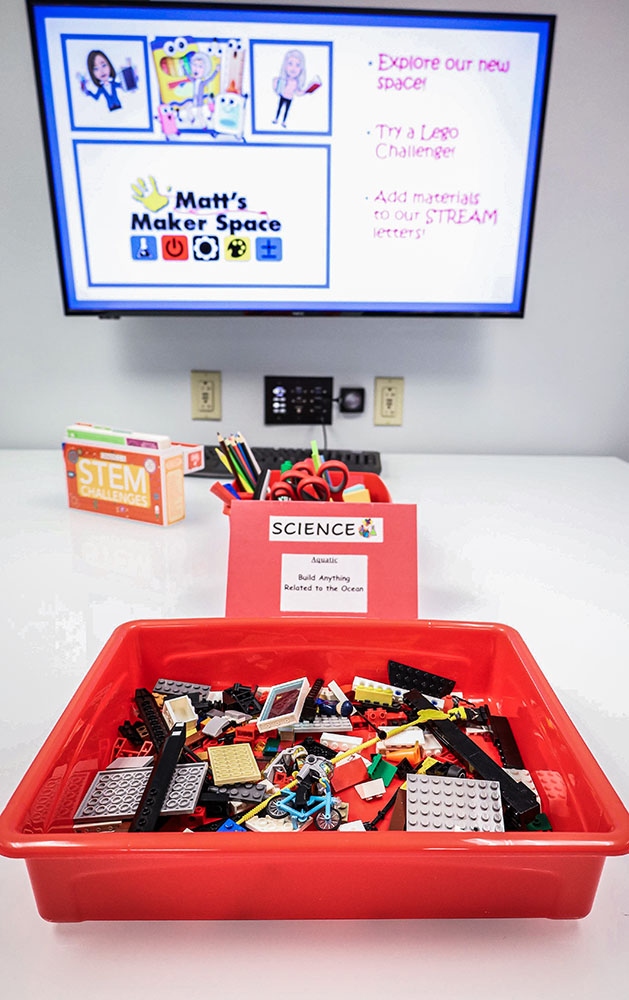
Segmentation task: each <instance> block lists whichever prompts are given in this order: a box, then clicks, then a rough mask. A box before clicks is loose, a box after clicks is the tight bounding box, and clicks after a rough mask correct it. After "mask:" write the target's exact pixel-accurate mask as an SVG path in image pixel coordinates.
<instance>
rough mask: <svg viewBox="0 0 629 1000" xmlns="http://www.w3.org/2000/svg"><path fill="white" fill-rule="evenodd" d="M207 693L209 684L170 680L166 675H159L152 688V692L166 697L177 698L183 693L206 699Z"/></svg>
mask: <svg viewBox="0 0 629 1000" xmlns="http://www.w3.org/2000/svg"><path fill="white" fill-rule="evenodd" d="M209 693H210V685H209V684H192V683H190V682H189V681H171V680H168V678H166V677H160V679H159V680H158V681H157V683H156V684H155V686H154V688H153V694H163V695H165V696H166V697H167V698H177V697H179V695H184V694H187V695H191V694H197V695H199V697H200V698H202V699H203V700H204V701H207V700H208V695H209Z"/></svg>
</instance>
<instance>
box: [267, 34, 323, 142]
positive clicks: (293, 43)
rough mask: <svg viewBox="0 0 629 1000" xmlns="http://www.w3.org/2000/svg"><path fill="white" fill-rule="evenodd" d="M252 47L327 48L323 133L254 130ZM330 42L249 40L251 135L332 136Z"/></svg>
mask: <svg viewBox="0 0 629 1000" xmlns="http://www.w3.org/2000/svg"><path fill="white" fill-rule="evenodd" d="M254 45H282V46H284V47H285V48H289V47H290V48H292V47H296V46H298V45H299V46H300V47H302V48H303V47H304V46H306V45H311V46H312V45H317V46H318V47H319V48H324V47H326V46H327V49H328V80H329V81H330V84H329V87H328V127H327V129H326V130H325V131H324V132H293V131H291V129H285V130H284V131H283V132H278V131H277V129H272V128H266V129H262V128H256V105H255V98H256V88H255V80H254V76H253V66H254V62H253V47H254ZM332 45H333V43H332V42H310V41H308V42H305V41H295V40H289V39H286V40H285V39H283V38H281V39H277V40H275V39H273V38H250V39H249V64H250V66H251V69H250V70H249V76H250V79H251V134H252V135H279V136H284V135H316V136H320V135H332Z"/></svg>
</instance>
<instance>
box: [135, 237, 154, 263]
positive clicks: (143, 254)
mask: <svg viewBox="0 0 629 1000" xmlns="http://www.w3.org/2000/svg"><path fill="white" fill-rule="evenodd" d="M131 257H132V259H133V260H157V240H156V239H155V237H154V236H132V237H131Z"/></svg>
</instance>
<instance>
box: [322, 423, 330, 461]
mask: <svg viewBox="0 0 629 1000" xmlns="http://www.w3.org/2000/svg"><path fill="white" fill-rule="evenodd" d="M321 430H322V431H323V457H324V458H327V457H328V432H327V431H326V429H325V424H321Z"/></svg>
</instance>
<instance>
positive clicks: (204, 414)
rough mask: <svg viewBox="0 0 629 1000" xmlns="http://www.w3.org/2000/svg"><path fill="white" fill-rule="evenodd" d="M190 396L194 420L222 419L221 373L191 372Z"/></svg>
mask: <svg viewBox="0 0 629 1000" xmlns="http://www.w3.org/2000/svg"><path fill="white" fill-rule="evenodd" d="M190 394H191V400H192V419H193V420H220V419H221V416H222V402H221V373H220V372H198V371H192V372H190Z"/></svg>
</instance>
